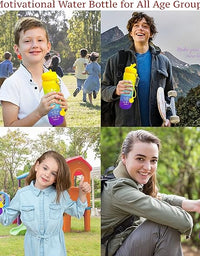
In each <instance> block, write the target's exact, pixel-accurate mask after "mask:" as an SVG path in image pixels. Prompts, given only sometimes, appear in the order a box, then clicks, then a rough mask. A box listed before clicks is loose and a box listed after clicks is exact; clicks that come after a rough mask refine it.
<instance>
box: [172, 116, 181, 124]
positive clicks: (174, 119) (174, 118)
mask: <svg viewBox="0 0 200 256" xmlns="http://www.w3.org/2000/svg"><path fill="white" fill-rule="evenodd" d="M170 122H171V123H172V124H177V123H179V122H180V118H179V116H170Z"/></svg>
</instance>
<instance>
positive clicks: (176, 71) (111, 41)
mask: <svg viewBox="0 0 200 256" xmlns="http://www.w3.org/2000/svg"><path fill="white" fill-rule="evenodd" d="M129 48H130V40H129V39H128V35H124V34H123V32H122V31H121V30H120V29H119V28H118V27H117V26H116V27H113V28H111V29H109V30H107V31H105V32H103V33H102V34H101V67H102V72H103V71H104V68H105V65H106V61H107V59H108V58H109V57H110V56H112V55H113V54H115V53H116V52H118V51H119V50H122V49H124V50H126V49H129ZM162 53H163V54H164V55H166V56H167V57H168V59H169V60H170V62H171V64H172V71H173V77H174V81H175V83H174V84H175V89H176V91H177V93H178V98H179V97H181V96H183V97H185V96H186V95H187V93H188V92H189V91H190V89H191V88H195V87H197V86H198V85H200V65H199V64H193V65H189V64H188V63H186V62H183V61H181V60H179V59H178V58H176V57H175V56H174V55H172V54H171V53H170V52H168V51H164V52H162Z"/></svg>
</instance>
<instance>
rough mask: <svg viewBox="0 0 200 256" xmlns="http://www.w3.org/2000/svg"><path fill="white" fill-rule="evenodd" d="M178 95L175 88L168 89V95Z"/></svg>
mask: <svg viewBox="0 0 200 256" xmlns="http://www.w3.org/2000/svg"><path fill="white" fill-rule="evenodd" d="M176 96H177V92H176V91H174V90H171V91H168V97H176Z"/></svg>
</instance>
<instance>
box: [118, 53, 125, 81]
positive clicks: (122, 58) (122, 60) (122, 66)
mask: <svg viewBox="0 0 200 256" xmlns="http://www.w3.org/2000/svg"><path fill="white" fill-rule="evenodd" d="M127 59H128V51H125V50H120V51H119V62H118V67H117V80H118V81H120V80H122V79H123V74H124V69H125V67H126V62H127Z"/></svg>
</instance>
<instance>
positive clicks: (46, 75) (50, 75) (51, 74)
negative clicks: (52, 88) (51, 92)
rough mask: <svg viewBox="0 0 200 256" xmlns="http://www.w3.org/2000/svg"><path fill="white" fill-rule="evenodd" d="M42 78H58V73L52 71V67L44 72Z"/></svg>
mask: <svg viewBox="0 0 200 256" xmlns="http://www.w3.org/2000/svg"><path fill="white" fill-rule="evenodd" d="M42 80H43V81H49V80H57V74H56V72H54V71H51V69H50V70H49V71H48V72H45V73H43V74H42Z"/></svg>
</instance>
